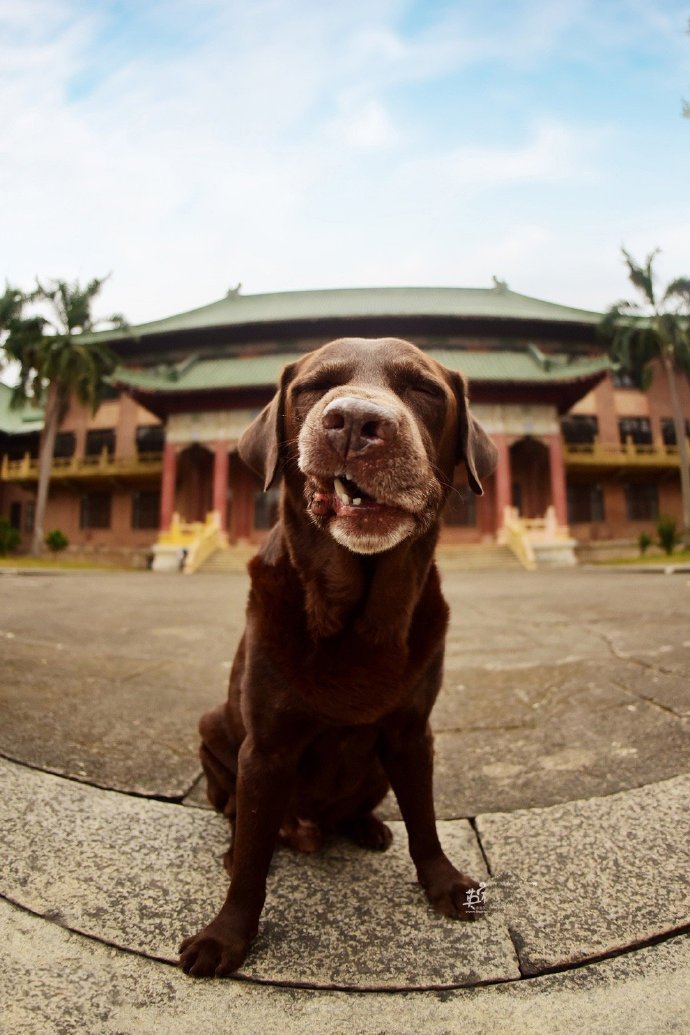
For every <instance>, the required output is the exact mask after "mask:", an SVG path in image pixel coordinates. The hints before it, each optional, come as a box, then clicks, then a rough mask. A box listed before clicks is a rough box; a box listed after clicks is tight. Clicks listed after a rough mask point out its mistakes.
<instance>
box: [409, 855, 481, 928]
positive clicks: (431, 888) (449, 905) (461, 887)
mask: <svg viewBox="0 0 690 1035" xmlns="http://www.w3.org/2000/svg"><path fill="white" fill-rule="evenodd" d="M422 884H423V886H424V890H425V891H426V896H427V898H428V899H429V902H430V903H431V905H432V906H433V908H434V909H435V910H436V912H437V913H442V914H443V916H449V917H450V918H451V919H452V920H478V919H479V917H480V916H482V914H483V913H484V912H485V911H486V899H485V890H486V884H485V883H484V881H477V880H474V878H473V877H468V876H467V874H465V873H460V871H459V870H456V869H455V867H454V866H450V865H449V866H448V867H443V868H442V872H436V873H434V874H433V875H430V876H429V877H427V879H425V880H423V881H422Z"/></svg>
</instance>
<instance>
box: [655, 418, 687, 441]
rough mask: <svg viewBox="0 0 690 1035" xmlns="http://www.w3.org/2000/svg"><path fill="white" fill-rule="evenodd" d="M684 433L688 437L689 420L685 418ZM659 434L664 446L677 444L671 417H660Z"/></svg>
mask: <svg viewBox="0 0 690 1035" xmlns="http://www.w3.org/2000/svg"><path fill="white" fill-rule="evenodd" d="M685 434H686V435H687V437H688V438H690V420H686V422H685ZM661 435H662V438H663V440H664V445H665V446H675V445H676V444H677V443H676V427H675V424H674V423H673V417H662V418H661Z"/></svg>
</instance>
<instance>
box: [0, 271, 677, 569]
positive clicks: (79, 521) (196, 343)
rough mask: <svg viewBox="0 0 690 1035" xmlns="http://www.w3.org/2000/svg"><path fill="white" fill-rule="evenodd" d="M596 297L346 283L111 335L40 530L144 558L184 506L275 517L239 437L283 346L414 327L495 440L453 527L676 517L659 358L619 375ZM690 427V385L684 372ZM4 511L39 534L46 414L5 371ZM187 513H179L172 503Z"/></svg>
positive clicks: (229, 515) (448, 530)
mask: <svg viewBox="0 0 690 1035" xmlns="http://www.w3.org/2000/svg"><path fill="white" fill-rule="evenodd" d="M599 320H600V314H597V313H591V312H586V311H582V310H577V309H572V308H568V307H564V306H558V305H554V304H552V303H547V302H542V301H540V300H538V299H532V298H528V297H526V296H524V295H519V294H516V293H515V292H512V291H510V290H508V288H507V287H506V286H505V285H504V284H501V283H496V284H495V286H494V287H493V288H490V289H452V288H440V289H425V288H416V289H414V288H413V289H397V288H388V289H345V290H334V291H314V292H291V293H284V294H270V295H248V296H243V295H241V294H240V293H239V292H238V291H233V292H231V293H230V294H229V295H228V296H227V297H226V298H225V299H222V300H221V301H219V302H216V303H213V304H211V305H209V306H206V307H204V308H202V309H199V310H195V311H193V312H190V313H183V314H180V315H178V316H173V317H170V318H168V319H165V320H161V321H157V322H155V323H150V324H146V325H142V326H140V327H136V328H133V329H132V331H131V332H129V333H128V334H123V333H121V332H117V333H112V334H110V335H100V336H99V337H102V338H107V339H108V340H109V342H110V344H111V346H112V347H113V348H114V349H115V351H116V352H117V354H118V357H119V360H120V366H119V368H118V370H117V371H116V374H115V375H114V377H113V380H112V387H111V391H110V393H109V396H110V397H109V398H108V399H107V400H105V401H104V402H103V404H102V405H101V406H100V408H99V410H98V411H97V413H96V414H95V416H93V417H92V416H90V415H89V414H87V413H86V412H84V411H83V410H82V409H81V408H79V407H76V406H75V407H73V408H72V409H71V410H70V411H69V413H68V414H67V416H66V418H65V420H64V421H63V423H62V426H61V429H60V434H59V436H58V440H57V442H56V447H55V464H54V472H53V479H52V482H51V490H50V496H49V504H48V513H47V518H46V529H47V530H49V529H51V528H59V529H60V530H61V531H62V532H64V533H65V534H66V536H67V537H68V539H69V541H70V544H71V545H72V547H73V548H75V549H77V550H82V551H86V552H97V553H100V554H102V555H104V556H105V555H107V556H109V557H118V556H120V557H122V558H131V559H132V561H133V562H136V563H139V564H143V563H145V559H146V557H147V555H148V554H150V551H151V549H152V547H153V545H154V543H155V542H156V541H157V539H158V538H159V537H160V535H161V533H164V532H165V531H166V530H168V529H169V528H170V526H171V524H172V523H173V521H174V520H181V521H183V522H204V521H206V519H207V516H208V515H209V514H213V515H214V516H215V520H216V521H217V523H218V525H219V527H220V529H221V531H222V533H223V534H224V536H226V537H227V541H228V542H229V543H230V544H235V543H243V542H255V541H258V540H260V538H261V537H262V536H263V535H265V533H266V531H267V530H268V528H270V526H271V524H272V523H273V521H274V520H275V516H276V512H277V505H278V492H277V490H271V491H269V493H263V492H262V491H261V486H260V485H259V483H258V481H257V479H256V478H255V477H254V475H253V474H252V473H251V472H250V471H248V470H247V468H246V467H245V466H244V465H243V464H242V462H241V461H240V459H239V456H238V453H237V442H238V439H239V437H240V435H241V433H242V431H243V429H244V428H245V427H246V426H247V424H248V423H249V422H250V420H251V419H252V418H253V417H254V416H255V415H256V413H258V412H259V410H260V409H261V407H262V406H263V405H264V404H265V403H266V402H267V401H268V400H269V399H270V397H271V395H272V394H273V391H274V386H275V384H276V382H277V379H278V377H279V374H280V370H281V369H282V367H283V366H284V364H285V363H288V362H291V361H293V360H294V359H296V358H298V357H299V356H300V355H302V354H303V353H304V352H306V351H309V350H311V349H313V348H316V347H318V346H319V345H321V344H323V343H325V342H326V341H329V340H331V339H333V338H336V337H341V336H348V335H356V336H361V337H379V336H386V337H388V336H392V337H403V338H407V339H408V340H411V341H413V342H415V343H416V344H417V345H419V346H420V347H421V348H423V349H425V350H426V351H428V352H429V353H430V354H431V355H432V356H434V357H435V358H437V359H438V360H439V361H440V362H442V363H444V364H445V365H446V366H448V367H450V368H451V369H453V370H459V371H461V372H463V373H464V374H465V375H466V376H467V377H468V379H469V383H470V397H471V405H472V409H473V412H474V414H475V416H476V417H477V418H478V419H479V420H480V421H481V422H482V423H483V424H484V426H485V427H486V429H487V431H488V432H489V433H490V434H491V436H492V438H493V439H494V441H495V442H496V444H497V446H498V449H499V464H498V469H497V471H496V474H495V475H494V476H493V477H492V478H491V479H488V481H487V483H486V484H485V495H484V496H483V497H481V498H480V499H476V498H475V497H474V496H473V495H472V493H471V492H469V491H468V490H467V487H466V485H465V484H464V481H463V476H462V472H461V468H458V483H457V485H456V486H455V491H454V492H453V493H452V494H451V497H450V499H449V502H448V506H447V510H446V515H445V525H444V532H443V537H444V540H445V541H446V542H455V543H468V544H469V543H481V542H491V541H494V540H495V539H496V537H497V536H498V535H500V533H501V530H502V527H503V523H504V520H505V514H506V508H508V507H512V508H514V510H515V511H517V512H518V513H519V514H520V515H521V516H522V517H524V518H527V519H537V518H540V517H543V515H544V514H545V513H546V511H547V509H549V508H552V510H553V513H554V514H555V517H556V521H557V523H558V525H559V526H560V527H561V528H565V527H566V526H567V527H568V528H569V530H570V534H571V535H572V536H573V537H574V538H575V539H576V540H577V541H578V542H580V543H583V544H584V543H593V542H594V543H596V542H599V543H607V542H611V541H619V540H631V539H635V538H636V537H637V536H638V535H639V533H640V532H641V531H643V530H649V531H651V530H652V529H653V526H654V523H655V521H656V518H657V517H658V516H659V515H660V514H669V515H671V516H675V517H677V518H680V513H681V509H680V479H679V462H678V450H677V447H676V443H675V436H674V432H673V422H672V419H671V403H670V393H669V390H668V386H667V385H666V384H665V383H664V378H663V375H662V374H661V372H658V373H657V376H655V378H654V382H653V384H652V387H651V389H650V390H649V391H648V392H647V393H641V392H639V391H636V390H635V389H633V388H631V387H630V386H628V385H626V384H625V383H623V382H621V381H620V380H618V379H616V377H615V376H614V374H613V372H612V371H611V369H610V365H609V362H608V360H607V358H606V357H605V356H604V355H603V354H602V348H601V344H600V343H599V341H598V340H597V325H598V323H599ZM679 388H680V393H681V397H682V400H683V405H684V408H685V414H686V419H688V425H689V430H690V386H689V385H688V383H687V380H685V379H684V378H681V379H680V384H679ZM0 389H2V390H1V391H0V457H1V459H0V514H2V515H3V516H4V517H6V518H7V519H8V520H10V522H11V523H12V524H13V525H14V526H15V527H17V528H18V529H19V530H20V532H21V534H22V537H23V542H24V544H25V545H28V542H29V538H30V531H31V527H32V519H33V506H34V500H35V494H36V482H37V462H36V461H37V457H38V447H39V441H40V428H41V415H40V413H37V412H36V411H31V410H25V411H12V410H11V409H10V408H9V390H8V389H5V388H4V386H0ZM174 515H178V518H174Z"/></svg>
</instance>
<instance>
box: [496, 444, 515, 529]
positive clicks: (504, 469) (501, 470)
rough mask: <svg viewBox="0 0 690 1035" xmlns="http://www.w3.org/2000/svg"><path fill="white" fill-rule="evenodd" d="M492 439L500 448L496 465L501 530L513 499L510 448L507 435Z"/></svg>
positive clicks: (497, 512)
mask: <svg viewBox="0 0 690 1035" xmlns="http://www.w3.org/2000/svg"><path fill="white" fill-rule="evenodd" d="M491 440H492V441H493V442H494V443H495V445H496V447H497V449H498V463H497V465H496V529H497V531H499V532H500V530H501V529H502V528H503V521H504V517H505V508H506V507H509V506H510V504H511V501H512V497H511V491H510V449H509V448H508V439H507V438H506V436H505V435H496V434H492V435H491Z"/></svg>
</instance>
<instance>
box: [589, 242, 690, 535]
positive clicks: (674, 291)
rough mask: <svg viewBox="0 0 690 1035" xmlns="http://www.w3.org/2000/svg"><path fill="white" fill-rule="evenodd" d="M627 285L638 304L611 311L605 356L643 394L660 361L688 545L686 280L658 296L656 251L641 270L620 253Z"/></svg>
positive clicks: (689, 339)
mask: <svg viewBox="0 0 690 1035" xmlns="http://www.w3.org/2000/svg"><path fill="white" fill-rule="evenodd" d="M622 251H623V256H624V259H625V262H626V265H627V267H628V276H629V278H630V282H631V283H632V284H633V285H634V287H636V288H637V290H638V292H639V294H640V296H641V301H625V300H624V301H620V302H617V303H616V304H615V305H614V306H612V307H611V308H610V309H609V311H608V313H607V314H606V316H605V317H604V319H603V320H602V322H601V325H600V331H601V334H602V336H603V338H604V339H605V340H606V341H607V343H608V348H609V353H610V355H611V357H612V359H613V360H614V361H616V362H617V363H618V364H619V365H620V367H621V369H622V370H623V371H624V372H625V373H627V374H629V375H630V376H631V377H632V379H633V381H634V383H635V384H636V385H638V387H640V388H642V389H643V390H644V391H646V390H647V389H648V388H649V386H650V384H651V382H652V378H653V376H654V369H653V363H654V361H655V360H656V361H659V362H660V364H661V367H662V369H663V371H664V373H665V375H666V378H667V380H668V387H669V392H670V395H671V407H672V410H673V426H674V428H675V433H676V443H677V446H678V454H679V460H680V485H681V498H682V504H683V543H684V545H685V546H690V456H689V451H688V438H687V431H686V425H685V415H684V413H683V407H682V405H681V401H680V395H679V393H678V378H679V375H680V374H685V375H686V376H687V377H688V378H690V319H689V317H690V278H687V277H679V278H678V279H677V280H673V281H671V283H670V284H668V285H667V287H666V289H665V290H664V291H663V294H660V293H659V292H658V291H657V288H656V277H655V273H654V260H655V258H656V256H657V255H658V250H657V251H653V252H652V253H651V254H650V255H648V256H647V259H646V262H645V264H644V265H643V266H638V264H637V263H636V262H635V260H634V259H633V258H631V256H630V255H629V254H628V253H627V252H626V251H625V249H622Z"/></svg>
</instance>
